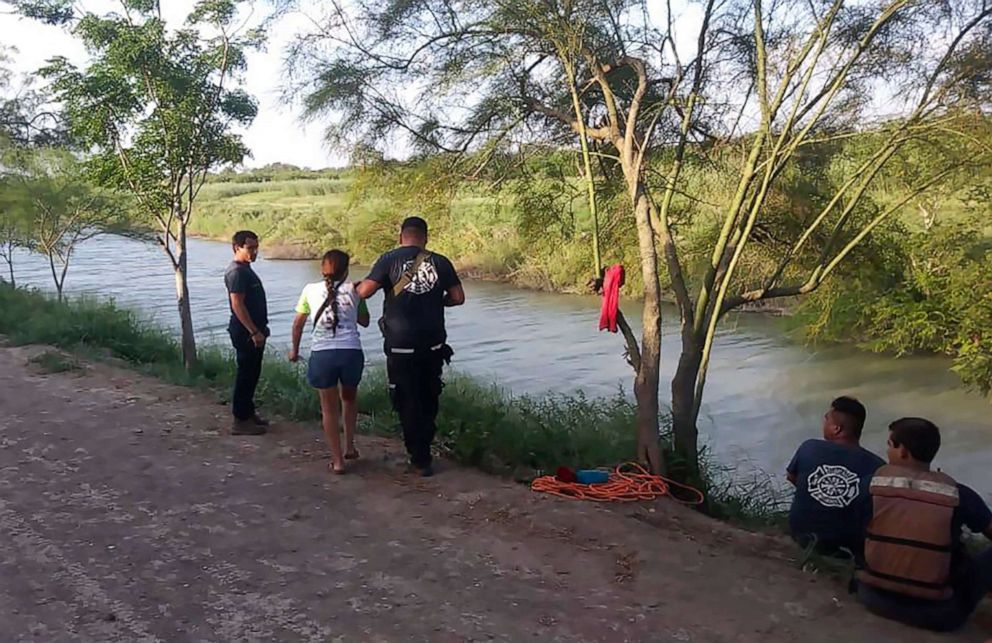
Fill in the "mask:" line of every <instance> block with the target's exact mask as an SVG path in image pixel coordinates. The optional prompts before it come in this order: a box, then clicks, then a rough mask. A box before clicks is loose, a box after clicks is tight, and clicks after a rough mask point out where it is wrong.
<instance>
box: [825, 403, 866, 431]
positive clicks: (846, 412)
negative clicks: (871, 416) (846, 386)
mask: <svg viewBox="0 0 992 643" xmlns="http://www.w3.org/2000/svg"><path fill="white" fill-rule="evenodd" d="M830 408H832V409H833V410H834V411H836V412H837V413H839V414H840V415H841V416H842V419H841V422H842V424H843V426H844V432H845V433H848V434H849V435H851V436H852V437H855V438H858V439H860V438H861V432H862V431H864V428H865V418H867V417H868V410H867V409H865V405H864V404H862V403H861V402H859V401H857V400H856V399H854V398H853V397H848V396H846V395H843V396H841V397H838V398H837V399H836V400H834V401H833V402H831V403H830Z"/></svg>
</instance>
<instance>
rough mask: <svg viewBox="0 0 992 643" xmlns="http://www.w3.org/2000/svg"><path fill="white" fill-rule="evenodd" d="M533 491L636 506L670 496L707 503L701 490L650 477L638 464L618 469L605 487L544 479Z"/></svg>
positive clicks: (537, 482) (650, 474) (550, 478)
mask: <svg viewBox="0 0 992 643" xmlns="http://www.w3.org/2000/svg"><path fill="white" fill-rule="evenodd" d="M672 487H675V488H677V489H682V490H684V491H687V492H689V494H688V495H689V496H690V499H682V498H678V497H676V496H674V495H672V494H671V489H672ZM530 488H531V489H532V490H534V491H540V492H542V493H549V494H551V495H553V496H561V497H562V498H574V499H576V500H592V501H594V502H637V501H639V500H654V499H656V498H660V497H662V496H671V497H672V499H673V500H675V501H676V502H681V503H682V504H684V505H701V504H702V503H703V500H704V497H703V493H702V492H701V491H700V490H699V489H696V488H695V487H690V486H689V485H684V484H681V483H679V482H675V481H674V480H669V479H668V478H665V477H663V476H656V475H654V474H652V473H648V471H647V469H645V468H644V467H642V466H641V465H639V464H637V463H636V462H628V463H627V464H621V465H619V466H617V468H616V469H614V470H613V471H611V472H610V476H609V480H607V481H606V482H604V483H602V484H579V483H577V482H561V481H560V480H558V479H557V478H556V477H555V476H542V477H540V478H537V479H535V480H534V482H532V483H531V485H530Z"/></svg>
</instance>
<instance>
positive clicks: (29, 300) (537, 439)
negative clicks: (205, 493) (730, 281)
mask: <svg viewBox="0 0 992 643" xmlns="http://www.w3.org/2000/svg"><path fill="white" fill-rule="evenodd" d="M0 334H3V335H5V336H6V337H7V338H8V340H9V341H10V342H12V343H15V344H46V345H51V346H56V347H59V348H61V349H63V350H66V351H69V352H72V353H75V354H78V355H80V356H83V357H86V358H90V359H117V360H122V361H123V362H125V363H126V364H127V365H128V366H129V367H132V368H135V369H137V370H139V371H142V372H145V373H149V374H151V375H154V376H157V377H160V378H162V379H165V380H167V381H170V382H173V383H177V384H181V385H185V386H195V387H198V388H208V389H211V390H213V391H215V392H216V393H217V394H218V396H219V397H221V398H222V399H223V398H226V396H227V395H228V392H229V390H230V386H231V382H232V380H233V375H234V364H233V360H232V359H231V355H230V354H229V351H228V350H227V349H226V347H224V348H220V347H205V348H201V352H200V357H201V359H200V363H199V366H198V367H197V369H196V370H195V371H194V372H192V373H187V372H186V371H185V370H184V369H183V368H182V363H181V361H180V353H179V348H178V345H177V343H176V342H175V340H174V339H173V338H172V337H171V336H170V335H168V334H167V333H166V332H164V331H163V330H161V329H159V328H156V327H154V326H152V325H150V324H148V323H146V322H145V321H144V320H142V319H141V318H140V317H138V316H137V315H135V314H134V313H133V312H131V311H128V310H125V309H122V308H119V307H117V306H115V305H114V304H112V303H103V302H97V301H93V300H86V299H80V300H72V301H69V302H68V303H64V304H59V303H58V302H56V301H54V300H53V299H52V298H51V297H49V296H46V295H44V294H41V293H38V292H33V291H26V290H20V289H13V288H11V287H9V286H8V285H7V284H0ZM56 366H59V365H56ZM447 379H448V384H447V386H446V388H445V392H444V398H443V403H442V411H441V415H440V417H439V420H438V442H437V445H438V448H439V449H440V450H441V451H442V452H443V453H444V454H445V455H447V456H448V457H451V458H453V459H455V460H457V461H458V462H461V463H463V464H466V465H470V466H476V467H479V468H482V469H484V470H486V471H490V472H493V473H498V474H501V475H512V476H513V477H515V478H516V479H520V480H527V479H530V478H532V477H534V476H536V475H539V474H543V473H544V472H548V471H553V470H554V468H555V467H557V466H559V465H562V464H567V465H571V466H575V467H597V466H609V465H613V464H616V463H619V462H623V461H625V460H627V459H628V458H629V457H630V455H631V454H632V453H634V431H633V423H634V408H633V405H632V403H631V402H630V401H629V400H627V399H625V398H624V397H622V396H620V395H617V396H616V397H613V398H607V399H589V398H586V397H584V396H581V395H577V396H568V395H555V396H548V397H541V398H532V397H526V396H512V395H509V394H507V393H505V392H504V391H501V390H499V389H498V388H497V387H495V386H487V385H485V384H481V383H479V382H477V381H475V380H473V379H471V378H469V377H466V376H464V375H458V374H455V375H454V376H451V377H448V378H447ZM386 391H387V389H386V385H385V382H384V373H383V372H382V371H381V370H380V369H372V370H371V372H370V373H368V375H367V377H366V379H365V380H364V381H363V383H362V392H361V395H360V400H361V409H362V412H363V414H364V420H363V422H362V427H361V428H362V429H363V430H365V431H369V432H375V433H390V432H392V431H393V430H394V427H395V426H396V420H395V417H394V415H393V413H392V410H391V408H390V405H389V400H388V395H387V392H386ZM258 401H259V403H260V405H261V406H262V407H263V408H264V410H265V411H266V412H267V413H271V414H276V415H280V416H283V417H286V418H290V419H294V420H300V421H315V420H317V419H318V418H319V413H320V411H319V406H318V404H317V400H316V396H315V395H314V392H313V390H312V389H311V388H310V387H309V386H308V385H307V383H306V382H305V381H304V378H303V370H302V367H301V366H296V365H292V364H289V363H287V362H286V361H285V360H283V359H281V356H277V355H275V354H273V355H272V356H271V358H270V359H269V360H268V361H267V362H266V363H265V366H264V369H263V375H262V380H261V382H260V385H259V391H258ZM664 419H665V418H663V420H664ZM663 443H664V441H663ZM734 473H735V472H733V471H732V470H730V469H723V468H720V467H719V466H716V465H712V464H711V465H710V466H708V467H707V474H706V476H705V479H704V481H703V482H702V485H703V486H704V487H705V489H706V491H707V493H708V496H709V502H708V504H707V506H706V507H705V509H706V510H707V512H708V513H710V514H712V515H715V516H717V517H721V518H727V519H732V520H735V521H738V522H742V523H746V524H751V525H769V524H776V525H777V524H780V523H781V504H780V501H781V498H780V497H779V496H778V494H777V493H776V492H775V490H774V489H772V488H771V487H770V485H769V484H768V482H767V480H765V479H763V478H762V477H761V476H756V477H755V478H753V479H751V480H748V481H747V482H745V483H744V484H741V483H740V481H739V480H737V479H736V477H735V476H734V475H732V474H734Z"/></svg>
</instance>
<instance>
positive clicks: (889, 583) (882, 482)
mask: <svg viewBox="0 0 992 643" xmlns="http://www.w3.org/2000/svg"><path fill="white" fill-rule="evenodd" d="M870 489H871V498H872V519H871V522H870V523H869V524H868V533H867V535H866V536H865V563H866V565H865V569H864V570H862V571H859V572H858V580H859V581H860V582H862V583H865V584H867V585H871V586H873V587H878V588H880V589H884V590H888V591H891V592H896V593H899V594H904V595H906V596H915V597H917V598H926V599H931V600H944V599H948V598H951V596H952V595H953V591H952V590H951V587H950V575H951V552H952V550H953V547H954V537H953V534H952V533H951V526H952V519H953V516H954V508H955V507H957V506H958V503H959V502H960V499H959V498H958V485H957V483H956V482H955V481H954V479H953V478H951V477H950V476H948V475H946V474H944V473H940V472H939V471H918V470H916V469H910V468H907V467H901V466H897V465H891V464H889V465H885V466H883V467H881V468H880V469H879V470H878V471H876V472H875V476H874V477H873V478H872V480H871V488H870Z"/></svg>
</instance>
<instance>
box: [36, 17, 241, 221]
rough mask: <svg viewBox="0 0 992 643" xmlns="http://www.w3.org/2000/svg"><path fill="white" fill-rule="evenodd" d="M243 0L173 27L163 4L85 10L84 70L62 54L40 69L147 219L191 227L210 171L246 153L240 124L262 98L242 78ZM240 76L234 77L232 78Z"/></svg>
mask: <svg viewBox="0 0 992 643" xmlns="http://www.w3.org/2000/svg"><path fill="white" fill-rule="evenodd" d="M238 4H239V3H238V2H237V1H236V0H210V1H209V2H208V1H201V2H198V3H197V4H196V6H195V7H194V10H193V12H192V13H191V14H190V16H189V18H188V19H187V21H186V23H185V25H184V26H182V27H181V28H179V29H176V30H170V29H168V28H167V26H166V25H165V24H164V23H163V22H162V21H161V19H160V18H159V15H158V11H157V3H156V2H130V3H128V11H127V12H126V13H125V14H124V15H121V14H118V13H107V14H104V15H98V14H95V13H91V12H87V13H85V14H83V15H82V16H81V17H79V18H78V19H77V20H76V21H75V24H74V26H73V33H74V35H76V36H77V37H78V38H79V39H80V40H81V41H82V42H83V44H84V45H85V46H86V47H87V49H88V50H89V51H90V54H91V60H90V62H89V63H88V65H87V66H86V67H85V68H83V69H79V68H77V67H76V66H75V65H73V64H72V63H70V62H69V61H68V60H66V59H65V58H60V57H56V58H53V59H52V60H51V61H49V63H48V65H47V66H46V67H45V68H43V69H42V70H41V74H42V75H43V76H44V77H46V78H48V79H49V80H50V81H51V84H52V88H53V90H54V92H55V96H56V99H57V100H58V101H59V102H60V103H61V104H62V105H63V107H64V110H65V118H66V121H67V122H68V124H69V130H70V133H71V134H72V135H73V137H74V138H75V139H76V141H77V142H78V143H79V144H80V145H81V146H83V147H84V148H86V149H89V150H93V151H94V154H93V155H92V156H91V157H90V158H89V159H88V164H89V166H90V168H91V170H92V172H93V175H94V176H95V177H96V178H97V180H98V181H99V182H100V183H102V184H103V185H106V186H108V187H112V188H115V189H118V190H121V191H123V192H128V193H131V194H133V195H134V196H135V197H137V201H136V207H137V208H138V209H140V211H141V212H142V214H143V215H144V216H145V217H147V221H148V222H149V223H151V222H153V221H158V222H159V223H161V224H162V228H163V230H162V233H163V235H170V236H172V237H173V238H175V237H176V236H177V235H176V233H175V230H174V229H173V228H172V224H173V223H175V224H176V225H183V224H184V222H185V218H187V217H188V215H189V213H190V210H191V205H192V201H193V200H194V199H195V197H196V193H197V190H198V189H199V186H200V185H201V184H202V182H203V180H204V179H205V174H206V172H207V171H208V170H210V169H211V168H214V167H216V166H219V165H222V164H237V163H240V162H241V161H242V159H243V158H244V157H245V155H246V154H247V153H248V150H247V148H246V147H245V146H244V144H243V143H242V141H241V137H240V135H238V134H235V133H234V132H233V131H232V127H234V126H237V125H241V126H245V125H248V124H249V123H251V121H252V120H253V119H254V117H255V114H256V112H257V108H256V106H255V103H254V101H253V100H252V99H251V98H250V97H249V96H248V95H247V94H245V92H244V91H243V90H242V89H241V88H240V87H239V86H238V83H237V82H236V81H237V80H238V79H239V78H240V76H241V74H242V73H243V72H244V70H245V58H244V52H245V49H247V48H251V47H256V46H258V44H259V40H258V36H257V34H247V33H246V34H234V33H233V32H232V29H233V28H234V26H235V25H234V24H233V23H234V17H235V13H236V9H237V7H238ZM232 78H233V81H232Z"/></svg>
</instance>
